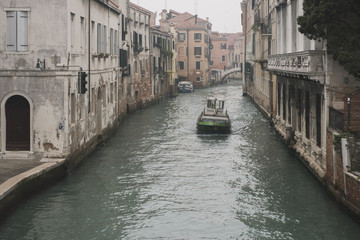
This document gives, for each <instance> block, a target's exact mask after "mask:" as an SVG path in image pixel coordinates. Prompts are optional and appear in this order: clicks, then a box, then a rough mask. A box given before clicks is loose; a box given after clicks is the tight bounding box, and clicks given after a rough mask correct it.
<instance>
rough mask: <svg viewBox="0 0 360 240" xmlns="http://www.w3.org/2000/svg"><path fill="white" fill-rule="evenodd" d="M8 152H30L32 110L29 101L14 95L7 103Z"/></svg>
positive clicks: (6, 140)
mask: <svg viewBox="0 0 360 240" xmlns="http://www.w3.org/2000/svg"><path fill="white" fill-rule="evenodd" d="M4 108H5V111H4V112H5V116H4V117H5V122H6V123H5V131H6V133H5V134H6V139H5V142H6V146H5V149H6V151H30V146H31V144H30V143H31V141H30V139H31V138H30V132H31V131H30V126H31V123H30V122H31V121H30V119H31V117H30V115H31V110H30V103H29V101H28V100H27V99H26V98H25V97H23V96H21V95H13V96H11V97H9V98H8V99H7V100H6V102H5V107H4Z"/></svg>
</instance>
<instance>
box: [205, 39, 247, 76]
mask: <svg viewBox="0 0 360 240" xmlns="http://www.w3.org/2000/svg"><path fill="white" fill-rule="evenodd" d="M242 41H243V39H242V34H241V33H219V32H212V33H211V81H212V83H216V82H220V81H221V80H224V79H223V74H224V71H226V70H229V69H232V68H240V67H241V62H242V60H241V59H240V56H242V52H243V49H242V48H241V46H242ZM235 50H236V51H235ZM232 76H235V77H237V78H241V72H238V73H235V74H233V75H232Z"/></svg>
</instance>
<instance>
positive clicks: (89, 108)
mask: <svg viewBox="0 0 360 240" xmlns="http://www.w3.org/2000/svg"><path fill="white" fill-rule="evenodd" d="M90 1H91V0H89V6H88V8H89V9H88V11H89V12H88V15H89V17H88V76H87V77H88V94H89V101H88V113H90V111H91V102H90V99H91V87H90V86H91V85H90V78H91V75H90V68H91V66H90V54H91V49H90V48H91V43H90V41H91V36H90V28H91V17H90Z"/></svg>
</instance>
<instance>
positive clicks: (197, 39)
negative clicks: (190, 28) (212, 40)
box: [194, 33, 201, 42]
mask: <svg viewBox="0 0 360 240" xmlns="http://www.w3.org/2000/svg"><path fill="white" fill-rule="evenodd" d="M194 40H195V41H196V42H199V41H201V33H195V34H194Z"/></svg>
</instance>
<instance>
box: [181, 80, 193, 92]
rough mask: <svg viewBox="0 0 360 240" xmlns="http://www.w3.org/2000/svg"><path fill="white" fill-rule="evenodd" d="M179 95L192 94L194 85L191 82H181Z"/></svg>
mask: <svg viewBox="0 0 360 240" xmlns="http://www.w3.org/2000/svg"><path fill="white" fill-rule="evenodd" d="M177 88H178V92H179V93H192V92H193V91H194V87H193V84H192V83H191V82H189V81H181V82H179V83H178V87H177Z"/></svg>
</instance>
